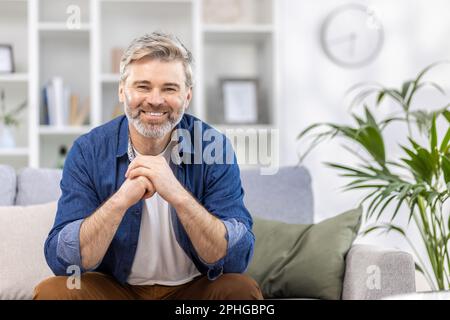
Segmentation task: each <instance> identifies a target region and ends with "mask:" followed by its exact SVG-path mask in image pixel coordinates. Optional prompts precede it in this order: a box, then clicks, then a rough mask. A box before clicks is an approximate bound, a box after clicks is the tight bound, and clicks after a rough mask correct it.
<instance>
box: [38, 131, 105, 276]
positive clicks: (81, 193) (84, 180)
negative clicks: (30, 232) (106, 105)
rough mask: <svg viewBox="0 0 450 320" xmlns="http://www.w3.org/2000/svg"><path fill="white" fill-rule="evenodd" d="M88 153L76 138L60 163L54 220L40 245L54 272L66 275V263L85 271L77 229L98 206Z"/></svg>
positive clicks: (67, 265)
mask: <svg viewBox="0 0 450 320" xmlns="http://www.w3.org/2000/svg"><path fill="white" fill-rule="evenodd" d="M90 154H91V153H90V152H89V149H88V148H86V146H84V145H83V144H82V142H81V141H80V139H78V140H76V141H75V142H74V144H73V146H72V148H71V149H70V152H69V154H68V155H67V158H66V161H65V164H64V169H63V174H62V179H61V182H60V187H61V197H60V198H59V200H58V208H57V212H56V217H55V223H54V225H53V228H52V229H51V230H50V233H49V235H48V237H47V239H46V241H45V245H44V247H45V248H44V251H45V258H46V260H47V264H48V265H49V267H50V269H51V270H52V271H53V273H54V274H55V275H67V268H68V267H69V266H78V267H79V268H80V270H81V272H84V271H87V270H84V269H83V268H82V264H81V252H80V228H81V224H82V222H83V220H84V219H85V218H87V217H88V216H90V215H91V214H92V213H93V212H94V211H95V210H96V209H97V208H98V207H99V205H100V201H99V197H98V195H97V193H96V191H95V188H94V183H93V180H92V174H91V171H92V170H91V168H92V167H91V165H92V163H90V161H92V159H91V156H90Z"/></svg>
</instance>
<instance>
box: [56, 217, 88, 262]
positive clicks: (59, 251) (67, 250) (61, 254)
mask: <svg viewBox="0 0 450 320" xmlns="http://www.w3.org/2000/svg"><path fill="white" fill-rule="evenodd" d="M83 221H84V219H81V220H76V221H73V222H71V223H69V224H67V225H66V226H65V227H64V228H63V229H62V230H61V231H60V232H59V234H58V243H57V245H56V256H57V257H58V259H60V260H62V261H63V262H64V264H67V265H75V266H77V267H79V268H80V269H82V266H81V252H80V228H81V224H82V223H83Z"/></svg>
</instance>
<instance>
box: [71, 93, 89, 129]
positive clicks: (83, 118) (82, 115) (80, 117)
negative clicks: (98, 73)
mask: <svg viewBox="0 0 450 320" xmlns="http://www.w3.org/2000/svg"><path fill="white" fill-rule="evenodd" d="M90 109H91V108H90V97H87V98H86V99H85V100H84V103H83V105H82V106H81V108H80V110H79V111H78V114H77V116H76V118H75V119H74V121H73V122H72V125H74V126H82V125H88V124H89V112H90Z"/></svg>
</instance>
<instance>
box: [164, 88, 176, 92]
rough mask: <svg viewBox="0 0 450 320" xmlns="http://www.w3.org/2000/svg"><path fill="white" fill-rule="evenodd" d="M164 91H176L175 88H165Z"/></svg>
mask: <svg viewBox="0 0 450 320" xmlns="http://www.w3.org/2000/svg"><path fill="white" fill-rule="evenodd" d="M164 90H165V91H172V92H173V91H176V89H175V88H165V89H164Z"/></svg>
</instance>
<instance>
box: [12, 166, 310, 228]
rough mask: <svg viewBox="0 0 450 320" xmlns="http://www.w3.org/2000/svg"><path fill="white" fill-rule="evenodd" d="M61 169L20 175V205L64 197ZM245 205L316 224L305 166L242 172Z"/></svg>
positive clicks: (280, 217) (271, 216) (268, 214)
mask: <svg viewBox="0 0 450 320" xmlns="http://www.w3.org/2000/svg"><path fill="white" fill-rule="evenodd" d="M61 174H62V171H61V170H59V169H33V168H25V169H23V170H21V171H20V172H19V173H18V176H17V197H16V204H17V205H31V204H39V203H46V202H49V201H56V200H58V199H59V197H60V195H61V189H60V186H59V183H60V181H61ZM241 179H242V186H243V188H244V190H245V196H244V202H245V205H246V207H247V208H248V210H249V211H250V213H251V214H252V216H256V217H260V218H265V219H271V220H278V221H282V222H286V223H312V222H313V219H314V201H313V192H312V187H311V176H310V174H309V172H308V170H307V169H306V168H305V167H296V166H289V167H288V166H286V167H281V168H280V169H279V170H278V172H277V173H276V174H274V175H261V172H260V170H259V169H242V170H241Z"/></svg>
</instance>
